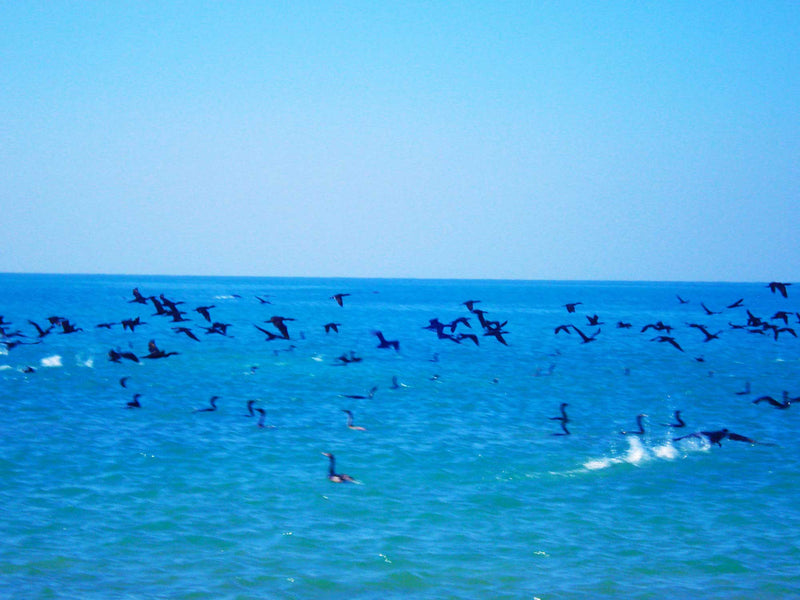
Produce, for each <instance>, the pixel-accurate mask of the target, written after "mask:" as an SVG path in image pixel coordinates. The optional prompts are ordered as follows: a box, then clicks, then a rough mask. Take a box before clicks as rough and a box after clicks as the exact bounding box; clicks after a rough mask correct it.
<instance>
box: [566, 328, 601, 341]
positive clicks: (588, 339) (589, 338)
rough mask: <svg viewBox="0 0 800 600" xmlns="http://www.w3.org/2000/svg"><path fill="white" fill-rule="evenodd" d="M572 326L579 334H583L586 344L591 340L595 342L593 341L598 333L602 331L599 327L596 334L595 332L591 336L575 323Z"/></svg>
mask: <svg viewBox="0 0 800 600" xmlns="http://www.w3.org/2000/svg"><path fill="white" fill-rule="evenodd" d="M572 328H573V329H574V330H575V331H576V332H577V334H578V335H579V336H581V339H582V340H583V343H584V344H588V343H589V342H593V341H595V340H596V339H597V335H598V334H599V333H600V330H599V329H598V330H597V331H596V332H595V333H594V334H593V335H592V336H591V337H590V336H587V335H586V334H585V333H583V332H582V331H581V330H580V329H578V328H577V327H575V325H573V326H572Z"/></svg>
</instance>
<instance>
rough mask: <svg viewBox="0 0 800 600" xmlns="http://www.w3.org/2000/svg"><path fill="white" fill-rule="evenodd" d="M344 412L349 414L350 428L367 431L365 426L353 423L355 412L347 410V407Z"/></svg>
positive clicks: (348, 424)
mask: <svg viewBox="0 0 800 600" xmlns="http://www.w3.org/2000/svg"><path fill="white" fill-rule="evenodd" d="M342 412H343V413H345V414H346V415H347V427H348V429H354V430H356V431H366V429H364V428H363V427H358V426H357V425H353V413H352V412H350V411H349V410H347V409H346V408H343V409H342Z"/></svg>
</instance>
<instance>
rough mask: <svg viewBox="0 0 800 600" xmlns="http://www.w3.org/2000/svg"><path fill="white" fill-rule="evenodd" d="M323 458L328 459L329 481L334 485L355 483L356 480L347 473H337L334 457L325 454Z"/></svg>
mask: <svg viewBox="0 0 800 600" xmlns="http://www.w3.org/2000/svg"><path fill="white" fill-rule="evenodd" d="M322 456H327V457H328V461H329V462H328V479H330V480H331V481H332V482H333V483H351V482H353V483H354V482H355V479H353V478H352V477H350V475H347V474H346V473H337V472H336V457H334V456H333V454H331V453H330V452H323V453H322Z"/></svg>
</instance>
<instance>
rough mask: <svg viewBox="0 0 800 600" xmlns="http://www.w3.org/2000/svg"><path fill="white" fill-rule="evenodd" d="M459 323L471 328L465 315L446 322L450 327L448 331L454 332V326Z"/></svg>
mask: <svg viewBox="0 0 800 600" xmlns="http://www.w3.org/2000/svg"><path fill="white" fill-rule="evenodd" d="M459 323H461V324H462V325H464V327H469V328H470V329H472V325H470V324H469V319H468V318H467V317H459V318H457V319H454V320H453V321H450V323H449V324H448V327H450V333H455V330H456V327H457V326H458V324H459Z"/></svg>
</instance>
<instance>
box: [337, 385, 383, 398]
mask: <svg viewBox="0 0 800 600" xmlns="http://www.w3.org/2000/svg"><path fill="white" fill-rule="evenodd" d="M377 391H378V386H374V387H372V388H371V389H370V390H369V392H367V395H366V396H364V395H358V394H342V398H352V399H353V400H369V399H370V398H372V397H373V396H374V395H375V392H377Z"/></svg>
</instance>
